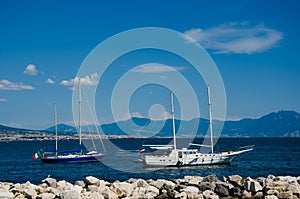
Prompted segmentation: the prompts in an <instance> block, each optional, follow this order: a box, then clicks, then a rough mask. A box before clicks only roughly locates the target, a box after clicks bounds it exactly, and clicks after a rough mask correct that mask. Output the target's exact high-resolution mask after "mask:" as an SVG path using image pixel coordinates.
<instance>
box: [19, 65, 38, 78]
mask: <svg viewBox="0 0 300 199" xmlns="http://www.w3.org/2000/svg"><path fill="white" fill-rule="evenodd" d="M38 72H39V71H38V70H37V69H36V66H35V65H34V64H29V65H28V66H26V68H25V70H24V72H23V74H25V75H31V76H36V75H37V74H38Z"/></svg>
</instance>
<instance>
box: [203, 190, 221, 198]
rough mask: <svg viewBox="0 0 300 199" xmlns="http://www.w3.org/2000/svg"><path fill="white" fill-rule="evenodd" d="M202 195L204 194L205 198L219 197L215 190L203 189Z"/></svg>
mask: <svg viewBox="0 0 300 199" xmlns="http://www.w3.org/2000/svg"><path fill="white" fill-rule="evenodd" d="M202 195H203V196H204V198H205V199H216V198H219V196H218V195H216V194H215V193H214V192H212V191H210V190H205V191H203V193H202Z"/></svg>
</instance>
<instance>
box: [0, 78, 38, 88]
mask: <svg viewBox="0 0 300 199" xmlns="http://www.w3.org/2000/svg"><path fill="white" fill-rule="evenodd" d="M0 90H15V91H18V90H34V88H33V87H32V86H30V85H26V84H23V83H20V82H15V83H14V82H10V81H8V80H6V79H3V80H1V81H0Z"/></svg>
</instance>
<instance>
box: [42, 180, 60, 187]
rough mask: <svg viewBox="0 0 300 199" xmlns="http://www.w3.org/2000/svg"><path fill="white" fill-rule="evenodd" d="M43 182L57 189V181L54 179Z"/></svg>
mask: <svg viewBox="0 0 300 199" xmlns="http://www.w3.org/2000/svg"><path fill="white" fill-rule="evenodd" d="M42 182H43V183H46V184H47V185H48V186H50V187H53V188H56V186H57V182H56V179H54V178H45V179H44V180H43V181H42Z"/></svg>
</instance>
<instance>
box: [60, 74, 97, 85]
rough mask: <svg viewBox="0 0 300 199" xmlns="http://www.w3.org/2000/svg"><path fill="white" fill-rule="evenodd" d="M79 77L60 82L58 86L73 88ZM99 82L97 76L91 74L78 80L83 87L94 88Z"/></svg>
mask: <svg viewBox="0 0 300 199" xmlns="http://www.w3.org/2000/svg"><path fill="white" fill-rule="evenodd" d="M78 81H79V77H75V78H74V79H70V80H62V81H61V82H60V85H63V86H67V87H73V86H74V84H75V83H78ZM98 81H99V75H98V74H97V73H93V74H91V75H90V76H89V75H87V76H85V77H81V78H80V84H81V85H85V86H95V85H97V83H98Z"/></svg>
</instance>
